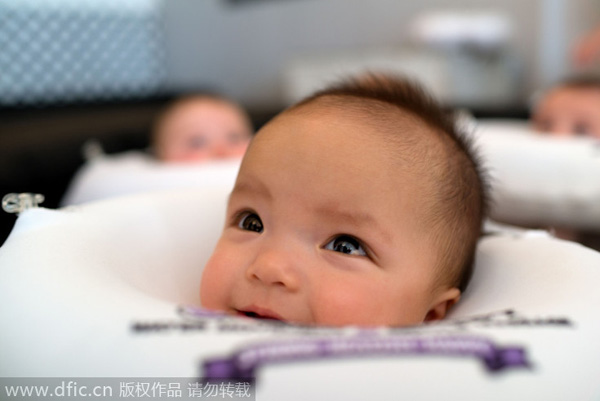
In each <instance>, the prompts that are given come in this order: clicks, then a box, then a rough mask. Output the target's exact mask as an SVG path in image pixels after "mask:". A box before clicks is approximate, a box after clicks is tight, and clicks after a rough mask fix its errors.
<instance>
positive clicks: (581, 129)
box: [573, 122, 590, 135]
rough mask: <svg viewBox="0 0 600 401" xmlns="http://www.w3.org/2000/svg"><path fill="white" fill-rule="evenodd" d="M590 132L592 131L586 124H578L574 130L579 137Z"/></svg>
mask: <svg viewBox="0 0 600 401" xmlns="http://www.w3.org/2000/svg"><path fill="white" fill-rule="evenodd" d="M589 131H590V129H589V127H588V125H587V124H586V123H585V122H577V123H576V124H575V127H574V128H573V132H574V133H575V134H578V135H586V134H588V133H589Z"/></svg>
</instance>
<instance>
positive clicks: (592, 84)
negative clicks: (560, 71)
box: [532, 77, 600, 138]
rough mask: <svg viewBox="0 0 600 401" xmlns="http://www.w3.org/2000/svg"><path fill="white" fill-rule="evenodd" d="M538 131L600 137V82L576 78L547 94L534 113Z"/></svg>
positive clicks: (560, 84) (535, 126)
mask: <svg viewBox="0 0 600 401" xmlns="http://www.w3.org/2000/svg"><path fill="white" fill-rule="evenodd" d="M532 117H533V125H534V128H535V129H536V130H537V131H541V132H548V133H552V134H555V135H563V136H573V135H585V136H592V137H596V138H600V79H599V78H594V77H577V78H571V79H568V80H565V81H563V82H561V83H559V84H558V85H556V86H554V87H553V88H551V89H550V90H548V91H546V92H545V93H544V94H543V95H542V97H541V99H540V100H539V101H538V102H537V103H536V105H535V107H534V110H533V116H532Z"/></svg>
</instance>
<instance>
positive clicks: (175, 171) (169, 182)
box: [61, 149, 241, 206]
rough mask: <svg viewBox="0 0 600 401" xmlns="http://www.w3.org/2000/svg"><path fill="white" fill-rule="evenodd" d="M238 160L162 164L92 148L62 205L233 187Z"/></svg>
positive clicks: (145, 156)
mask: <svg viewBox="0 0 600 401" xmlns="http://www.w3.org/2000/svg"><path fill="white" fill-rule="evenodd" d="M240 163H241V159H237V158H236V159H229V160H214V161H206V162H203V163H191V164H173V163H162V162H159V161H157V160H156V159H154V158H153V157H151V156H150V155H148V154H146V153H144V152H141V151H129V152H124V153H119V154H114V155H106V154H103V153H101V152H98V151H96V149H94V152H93V157H92V158H90V159H89V160H88V161H87V162H86V163H85V164H84V165H83V166H82V167H81V168H80V169H79V170H78V171H77V173H76V174H75V177H74V178H73V180H72V181H71V184H70V185H69V188H68V189H67V191H66V193H65V195H64V197H63V199H62V202H61V205H63V206H66V205H76V204H80V203H85V202H90V201H95V200H99V199H106V198H112V197H115V196H123V195H129V194H136V193H142V192H150V191H160V190H168V189H175V188H206V187H215V186H222V187H224V188H227V189H231V188H233V184H234V182H235V179H236V177H237V172H238V170H239V166H240Z"/></svg>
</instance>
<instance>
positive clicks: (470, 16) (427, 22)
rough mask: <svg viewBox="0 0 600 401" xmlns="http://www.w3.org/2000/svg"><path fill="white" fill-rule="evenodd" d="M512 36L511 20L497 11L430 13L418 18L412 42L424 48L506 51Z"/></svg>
mask: <svg viewBox="0 0 600 401" xmlns="http://www.w3.org/2000/svg"><path fill="white" fill-rule="evenodd" d="M512 33H513V27H512V24H511V22H510V19H509V18H508V16H506V15H503V14H501V13H498V12H494V11H468V10H465V11H445V12H444V11H435V12H429V13H425V14H422V15H420V16H418V17H417V18H416V19H415V20H414V21H413V23H412V24H411V26H410V28H409V35H410V36H411V38H412V39H413V40H414V41H416V42H418V43H421V44H425V45H429V46H442V47H461V46H472V47H477V48H479V49H482V50H496V49H499V48H503V47H505V46H506V45H507V44H508V42H509V41H510V39H511V38H512Z"/></svg>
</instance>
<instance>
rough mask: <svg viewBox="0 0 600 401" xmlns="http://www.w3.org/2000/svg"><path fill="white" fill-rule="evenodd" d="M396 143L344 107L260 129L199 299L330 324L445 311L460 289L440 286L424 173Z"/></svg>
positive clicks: (213, 305)
mask: <svg viewBox="0 0 600 401" xmlns="http://www.w3.org/2000/svg"><path fill="white" fill-rule="evenodd" d="M305 107H308V108H311V107H314V106H311V105H309V106H305ZM392 148H393V146H392V145H391V144H386V143H385V141H384V140H383V138H381V135H380V134H379V133H377V132H375V130H374V128H372V127H371V126H369V125H367V124H366V123H362V122H361V120H360V119H358V118H353V117H352V116H351V115H347V114H346V115H343V114H341V113H340V112H330V113H328V114H317V113H311V114H310V115H309V116H307V115H304V114H302V113H297V112H291V113H289V112H288V113H286V114H284V115H283V116H280V117H279V118H277V119H276V120H274V121H272V122H271V123H269V124H268V125H267V126H265V127H264V128H263V129H262V130H261V132H260V133H259V134H258V136H257V137H256V138H255V139H254V141H253V143H252V145H251V146H250V148H249V150H248V153H247V154H246V156H245V157H244V160H243V162H242V166H241V169H240V173H239V176H238V179H237V182H236V184H235V187H234V189H233V192H232V194H231V197H230V199H229V203H228V210H227V220H226V225H225V228H224V231H223V233H222V236H221V238H220V240H219V242H218V244H217V246H216V248H215V251H214V253H213V255H212V256H211V258H210V260H209V262H208V263H207V265H206V267H205V270H204V274H203V277H202V283H201V301H202V304H203V306H204V307H207V308H210V309H216V310H223V311H227V312H230V313H233V314H238V315H246V316H252V317H263V318H273V319H279V320H284V321H287V322H293V323H300V324H319V325H331V326H341V325H360V326H377V325H394V326H396V325H409V324H417V323H420V322H422V321H423V320H427V319H430V318H431V319H433V318H441V317H443V315H444V313H445V309H444V308H445V306H440V304H443V305H446V301H448V299H453V300H454V301H455V300H457V299H458V295H459V292H458V290H457V289H455V288H453V289H451V290H437V289H436V288H437V286H436V285H434V279H435V277H436V274H435V273H434V264H435V261H436V258H437V253H436V249H435V247H434V244H433V243H432V242H431V241H430V240H429V239H428V237H427V236H426V235H425V233H424V230H423V229H422V228H421V225H420V223H419V221H420V218H421V215H422V197H423V191H424V190H423V185H422V180H419V177H418V176H415V174H413V173H411V171H410V169H409V167H406V166H403V165H402V163H399V162H398V161H397V159H395V158H393V157H392V156H391V149H392ZM440 308H442V309H444V310H443V311H442V310H441V309H440ZM440 312H441V313H440Z"/></svg>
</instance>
